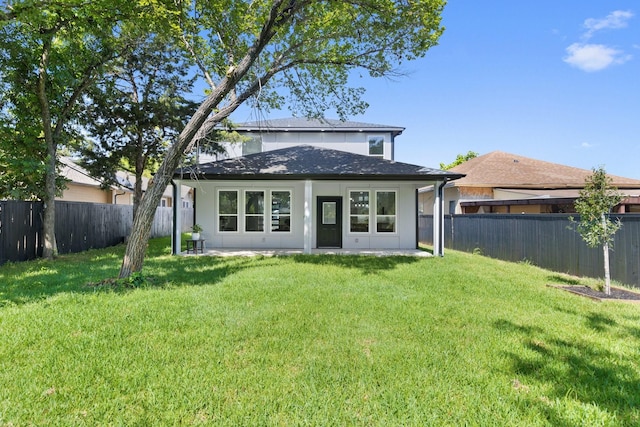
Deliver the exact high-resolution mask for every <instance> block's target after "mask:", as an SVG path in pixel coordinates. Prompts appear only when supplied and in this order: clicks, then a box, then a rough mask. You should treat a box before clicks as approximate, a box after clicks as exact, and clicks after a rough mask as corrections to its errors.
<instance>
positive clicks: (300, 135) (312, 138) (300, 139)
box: [200, 131, 394, 163]
mask: <svg viewBox="0 0 640 427" xmlns="http://www.w3.org/2000/svg"><path fill="white" fill-rule="evenodd" d="M239 133H241V134H242V135H243V136H248V137H260V138H261V139H262V151H272V150H279V149H281V148H288V147H293V146H298V145H311V146H314V147H320V148H328V149H331V150H339V151H346V152H349V153H355V154H361V155H364V156H368V155H369V142H368V141H369V140H368V138H369V136H382V137H384V155H383V156H382V157H383V158H385V159H387V160H393V156H394V147H393V144H394V141H393V137H392V135H391V133H390V132H364V131H363V132H264V133H262V134H260V133H257V132H251V133H246V132H239ZM223 145H224V147H225V148H226V150H227V154H228V157H240V156H242V143H227V144H223ZM220 158H221V157H218V158H217V159H216V158H209V157H206V156H201V160H200V161H201V162H202V163H204V162H208V161H213V160H219V159H220Z"/></svg>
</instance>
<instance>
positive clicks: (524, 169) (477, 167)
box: [450, 151, 640, 188]
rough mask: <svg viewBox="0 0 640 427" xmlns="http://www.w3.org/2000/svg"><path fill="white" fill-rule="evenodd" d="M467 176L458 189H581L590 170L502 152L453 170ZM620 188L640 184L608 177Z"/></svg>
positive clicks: (481, 157) (617, 177)
mask: <svg viewBox="0 0 640 427" xmlns="http://www.w3.org/2000/svg"><path fill="white" fill-rule="evenodd" d="M450 171H451V172H457V173H462V174H466V176H465V177H464V178H462V179H460V180H458V181H456V182H455V186H458V187H464V186H469V187H503V188H518V187H521V188H582V187H583V186H584V183H585V179H586V178H587V177H588V176H589V175H591V174H592V173H593V172H592V171H591V170H586V169H580V168H575V167H571V166H565V165H561V164H558V163H551V162H546V161H543V160H536V159H531V158H528V157H524V156H518V155H516V154H510V153H505V152H502V151H492V152H491V153H488V154H485V155H482V156H478V157H476V158H473V159H471V160H468V161H466V162H464V163H462V164H460V165H458V166H455V167H453V168H451V169H450ZM609 176H610V177H611V178H612V180H613V185H614V186H616V187H619V188H632V187H634V188H638V187H640V180H635V179H630V178H623V177H619V176H615V175H609Z"/></svg>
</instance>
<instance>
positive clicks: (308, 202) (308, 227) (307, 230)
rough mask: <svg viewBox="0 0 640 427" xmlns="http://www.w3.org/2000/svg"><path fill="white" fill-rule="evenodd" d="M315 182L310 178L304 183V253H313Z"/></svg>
mask: <svg viewBox="0 0 640 427" xmlns="http://www.w3.org/2000/svg"><path fill="white" fill-rule="evenodd" d="M312 206H313V184H312V183H311V180H310V179H308V180H306V181H305V183H304V253H305V254H310V253H311V240H312V235H313V215H312Z"/></svg>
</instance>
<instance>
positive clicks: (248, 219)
mask: <svg viewBox="0 0 640 427" xmlns="http://www.w3.org/2000/svg"><path fill="white" fill-rule="evenodd" d="M244 198H245V200H244V206H245V208H244V230H245V231H264V191H246V192H245V193H244Z"/></svg>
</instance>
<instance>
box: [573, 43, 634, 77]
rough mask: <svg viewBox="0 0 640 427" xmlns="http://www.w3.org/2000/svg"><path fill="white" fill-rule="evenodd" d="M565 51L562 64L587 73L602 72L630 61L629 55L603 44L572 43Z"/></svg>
mask: <svg viewBox="0 0 640 427" xmlns="http://www.w3.org/2000/svg"><path fill="white" fill-rule="evenodd" d="M566 50H567V56H566V57H564V59H563V60H564V62H566V63H567V64H570V65H572V66H574V67H576V68H579V69H580V70H582V71H587V72H592V71H600V70H604V69H605V68H607V67H610V66H611V65H617V64H624V63H625V62H627V61H628V60H630V59H631V55H627V54H625V53H624V52H623V51H621V50H618V49H614V48H611V47H608V46H605V45H603V44H583V43H574V44H572V45H571V46H569V47H567V49H566Z"/></svg>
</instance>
